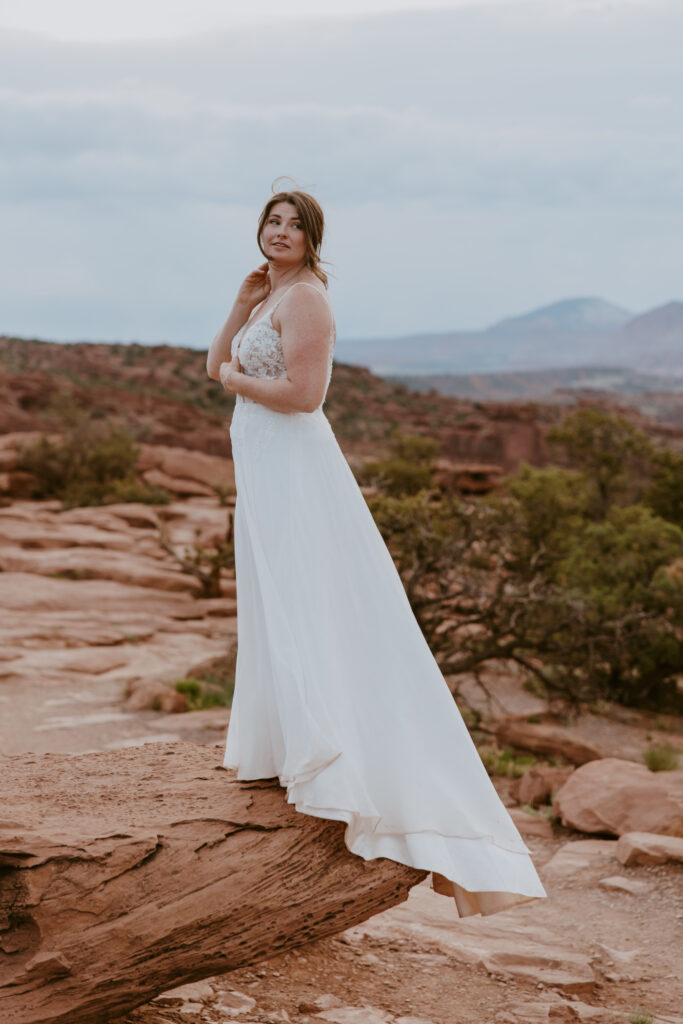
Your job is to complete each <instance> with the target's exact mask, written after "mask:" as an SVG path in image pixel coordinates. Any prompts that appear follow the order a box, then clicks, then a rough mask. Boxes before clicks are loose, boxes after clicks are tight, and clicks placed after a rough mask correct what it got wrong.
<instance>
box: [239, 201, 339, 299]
mask: <svg viewBox="0 0 683 1024" xmlns="http://www.w3.org/2000/svg"><path fill="white" fill-rule="evenodd" d="M276 203H291V205H292V206H293V207H295V209H296V212H297V214H298V215H299V218H300V220H301V226H302V228H303V231H304V236H305V238H306V266H307V267H310V269H311V270H312V271H313V273H314V274H315V276H316V277H318V278H320V280H321V281H322V283H323V284H324V285H325V287H326V288H327V274H326V273H325V271H324V270H323V269H322V267H321V266H320V247H321V245H322V241H323V233H324V231H325V217H324V216H323V211H322V208H321V206H320V203H319V202H318V201H317V199H314V198H313V196H311V195H309V194H308V192H301V191H299V190H298V189H294V190H293V191H291V192H277V193H276V194H275V195H274V196H273V197H272V198H271V199H269V200H268V202H267V203H266V205H265V206H264V208H263V212H262V213H261V216H260V217H259V222H258V230H257V233H256V240H257V242H258V247H259V249H260V250H261V252H262V253H263V255H264V256H265V255H266V254H265V252H263V246H262V245H261V235H262V234H263V229H264V227H265V224H266V221H267V220H268V217H269V216H270V211H271V210H272V209H273V207H274V206H275V205H276Z"/></svg>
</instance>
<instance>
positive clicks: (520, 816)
mask: <svg viewBox="0 0 683 1024" xmlns="http://www.w3.org/2000/svg"><path fill="white" fill-rule="evenodd" d="M508 813H509V815H510V817H511V818H512V820H513V821H514V823H515V825H516V826H517V829H518V830H519V832H520V834H521V835H523V836H541V837H542V838H543V839H552V837H553V827H552V825H551V824H550V822H549V821H548V819H547V818H544V817H543V816H542V815H540V814H530V813H529V812H528V811H522V810H521V809H520V808H519V807H510V808H509V809H508Z"/></svg>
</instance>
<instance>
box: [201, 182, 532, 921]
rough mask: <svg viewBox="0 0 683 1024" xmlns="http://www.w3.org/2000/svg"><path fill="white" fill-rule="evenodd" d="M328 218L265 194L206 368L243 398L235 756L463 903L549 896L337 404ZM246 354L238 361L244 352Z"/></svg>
mask: <svg viewBox="0 0 683 1024" xmlns="http://www.w3.org/2000/svg"><path fill="white" fill-rule="evenodd" d="M323 227H324V220H323V213H322V210H321V209H320V206H319V205H318V203H317V202H316V200H315V199H314V198H313V197H312V196H310V195H308V194H306V193H304V192H301V191H289V192H279V193H277V194H276V195H274V196H273V197H272V198H271V199H270V200H269V201H268V202H267V204H266V206H265V208H264V210H263V213H262V214H261V218H260V220H259V225H258V231H257V239H258V245H259V248H260V250H261V252H262V254H263V255H264V256H265V257H266V262H265V263H263V264H261V266H260V267H258V269H256V270H254V271H252V273H250V274H248V275H247V277H246V278H245V280H244V282H243V283H242V285H241V287H240V289H239V291H238V293H237V298H236V300H235V304H234V306H233V307H232V310H231V311H230V315H229V316H228V319H227V320H226V322H225V324H224V325H223V327H222V329H221V330H220V331H219V333H218V334H217V335H216V337H215V338H214V340H213V341H212V343H211V346H210V348H209V353H208V358H207V372H208V374H209V376H210V377H211V378H212V379H214V380H220V382H221V383H222V385H223V388H224V389H225V390H226V391H227V392H229V393H231V394H234V395H235V396H236V397H235V410H234V413H233V417H232V422H231V425H230V437H231V441H232V452H233V459H234V463H235V483H236V488H237V499H236V504H235V523H234V531H235V532H234V537H235V571H236V579H237V608H238V615H237V630H238V633H237V641H238V646H237V664H236V678H235V695H234V699H233V705H232V711H231V714H230V724H229V726H228V734H227V740H226V749H225V758H224V761H223V764H224V765H225V767H230V768H236V769H237V778H238V779H258V778H273V777H275V776H277V777H278V778H279V781H280V784H281V785H283V786H285V787H286V788H287V802H288V803H293V804H294V806H295V808H296V810H297V811H301V812H302V813H304V814H311V815H314V816H316V817H321V818H331V819H334V820H337V821H345V822H346V823H347V828H346V830H345V833H344V840H345V843H346V846H347V847H348V849H349V850H350V851H351V852H352V853H355V854H357V855H359V856H360V857H363V858H364V859H365V860H369V859H371V858H375V857H387V858H389V859H392V860H395V861H398V862H400V863H403V864H408V865H411V866H413V867H415V868H419V869H422V870H425V871H431V872H432V876H431V885H432V888H433V889H434V891H436V892H438V893H440V894H443V895H447V896H451V897H453V898H454V899H455V903H456V906H457V909H458V913H459V915H460V916H467V915H470V914H477V913H482V914H491V913H495V912H496V911H499V910H504V909H505V908H506V907H510V906H513V905H514V904H517V903H523V902H526V901H528V900H531V899H535V898H539V897H544V896H546V895H547V893H546V891H545V889H544V888H543V885H542V884H541V881H540V879H539V877H538V875H537V873H536V871H535V868H534V865H533V863H532V861H531V857H530V851H529V849H528V847H527V846H526V845H525V843H524V842H523V840H522V838H521V836H520V834H519V832H518V831H517V829H516V827H515V825H514V823H513V821H512V819H511V817H510V815H509V814H508V812H507V810H506V809H505V807H504V806H503V804H502V802H501V800H500V799H499V797H498V794H497V793H496V790H495V788H494V786H493V784H492V782H491V780H490V779H489V777H488V775H487V773H486V769H485V768H484V765H483V763H482V761H481V758H480V757H479V754H478V752H477V749H476V747H475V746H474V743H473V741H472V738H471V737H470V734H469V732H468V730H467V727H466V726H465V723H464V721H463V719H462V716H461V714H460V712H459V710H458V707H457V705H456V703H455V701H454V700H453V697H452V696H451V693H450V690H449V689H448V685H447V684H446V681H445V679H444V677H443V675H442V673H441V671H440V669H439V667H438V665H437V662H436V660H435V659H434V657H433V655H432V653H431V651H430V649H429V647H428V645H427V642H426V640H425V638H424V636H423V634H422V631H421V629H420V627H419V625H418V623H417V620H416V618H415V616H414V614H413V612H412V609H411V607H410V603H409V601H408V598H407V596H406V593H405V590H404V588H403V584H402V583H401V579H400V576H399V574H398V571H397V569H396V567H395V565H394V562H393V560H392V558H391V555H390V554H389V551H388V549H387V547H386V545H385V544H384V541H383V539H382V536H381V534H380V532H379V530H378V528H377V526H376V524H375V522H374V519H373V518H372V514H371V512H370V510H369V508H368V505H367V503H366V501H365V498H364V497H363V494H362V492H361V490H360V488H359V487H358V484H357V483H356V480H355V477H354V476H353V473H352V472H351V469H350V467H349V464H348V463H347V461H346V459H345V458H344V455H343V454H342V451H341V449H340V447H339V445H338V443H337V440H336V438H335V436H334V434H333V432H332V428H331V426H330V423H329V421H328V419H327V417H326V416H325V414H324V412H323V409H322V406H323V402H324V400H325V396H326V393H327V388H328V385H329V382H330V377H331V373H332V353H333V349H334V342H335V336H336V333H335V324H334V318H333V315H332V311H331V308H330V303H329V300H328V298H327V293H326V286H327V279H326V275H325V273H324V271H323V270H322V268H321V266H320V248H321V244H322V239H323ZM230 354H232V358H231V359H230V358H229V357H230Z"/></svg>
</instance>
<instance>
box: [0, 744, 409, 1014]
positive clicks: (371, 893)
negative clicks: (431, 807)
mask: <svg viewBox="0 0 683 1024" xmlns="http://www.w3.org/2000/svg"><path fill="white" fill-rule="evenodd" d="M222 749H223V744H222V743H221V744H215V745H213V744H211V745H205V746H201V745H195V744H189V743H188V744H185V743H179V742H175V743H163V742H161V743H148V744H145V745H143V746H138V747H129V748H126V749H123V750H116V751H106V752H99V753H90V754H77V755H59V754H44V755H36V754H22V755H17V756H14V757H7V756H3V757H0V770H1V771H2V778H3V797H4V806H5V809H6V810H5V816H4V818H3V819H2V820H0V948H2V950H3V954H4V955H3V957H2V958H1V959H0V1004H1V1005H2V1009H3V1014H2V1019H3V1021H8V1022H9V1021H11V1022H12V1024H38V1022H40V1024H58V1022H59V1024H65V1022H67V1021H68V1024H103V1022H104V1021H114V1020H120V1019H123V1018H125V1017H126V1016H127V1015H128V1014H130V1012H131V1011H132V1010H134V1009H135V1007H137V1006H141V1005H143V1004H145V1003H148V1002H149V1001H150V1000H152V999H154V998H155V997H156V996H158V995H160V994H162V993H168V991H169V990H173V989H175V988H177V987H178V986H182V985H189V984H194V983H197V982H200V981H201V980H202V979H204V978H209V977H211V976H213V975H217V974H225V973H227V972H229V971H231V970H233V969H234V968H237V967H243V966H245V965H248V964H253V963H255V962H257V961H260V960H263V959H264V958H268V957H271V956H277V955H278V954H279V953H282V952H284V951H285V950H289V949H294V948H296V947H298V946H303V945H305V944H307V943H309V942H312V941H315V940H317V939H320V938H322V937H324V936H329V935H334V934H336V933H337V932H342V931H345V930H346V929H347V928H349V927H352V926H354V925H359V924H360V923H361V922H365V921H367V920H368V919H369V918H371V917H373V916H375V915H377V914H379V913H380V912H381V911H383V910H386V909H388V908H389V907H392V906H394V905H396V904H398V903H402V902H403V901H405V900H406V898H407V896H408V894H409V891H410V889H411V887H412V886H415V885H417V883H418V882H421V881H423V880H424V879H425V878H426V876H427V872H425V871H416V870H414V869H413V868H409V867H406V866H405V865H402V864H398V863H397V862H395V861H392V860H388V859H386V858H376V859H374V860H370V861H365V860H364V859H363V858H362V857H358V856H355V855H354V854H352V853H350V852H349V851H348V849H347V847H346V845H345V843H344V832H345V829H346V823H345V822H342V821H332V820H328V819H324V818H318V817H315V816H313V815H308V814H301V813H299V812H297V811H296V809H295V808H294V807H293V806H292V805H291V804H289V803H287V799H286V790H285V789H284V788H283V787H281V786H280V785H279V783H278V781H277V779H261V780H254V781H251V782H246V781H242V782H240V781H239V780H238V779H237V778H236V774H235V772H234V771H229V770H226V769H225V768H223V767H222V764H221V752H222Z"/></svg>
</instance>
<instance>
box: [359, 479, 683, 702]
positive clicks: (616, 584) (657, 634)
mask: <svg viewBox="0 0 683 1024" xmlns="http://www.w3.org/2000/svg"><path fill="white" fill-rule="evenodd" d="M368 504H369V507H370V509H371V511H372V513H373V516H374V518H375V522H376V523H377V526H378V528H379V529H380V532H381V533H382V536H383V537H384V540H385V541H386V543H387V545H388V546H389V549H390V551H391V553H392V556H393V558H394V561H395V563H396V566H397V568H398V570H399V573H400V574H401V578H402V581H403V583H404V586H405V589H406V593H407V595H408V598H409V600H410V602H411V606H412V608H413V611H414V613H415V615H416V617H417V619H418V622H419V623H420V627H421V628H422V631H423V633H424V635H425V638H426V639H427V641H428V643H429V645H430V647H431V649H432V651H433V653H434V655H435V657H437V660H438V661H439V664H440V667H441V669H442V671H443V672H444V673H449V674H460V673H464V672H471V673H473V674H474V675H475V677H476V678H478V679H479V681H480V682H482V679H481V675H480V673H481V669H482V668H483V666H484V665H485V664H486V663H487V662H489V661H493V660H498V661H500V660H510V661H513V662H516V663H517V664H518V665H519V666H520V667H521V668H523V669H524V671H525V672H526V673H527V674H528V679H529V680H530V682H531V683H532V684H533V685H534V686H535V688H536V691H537V692H539V693H541V694H543V695H544V696H559V697H562V698H565V699H567V700H568V701H570V702H572V703H576V702H579V701H583V700H585V701H595V700H599V699H605V700H612V701H619V702H622V703H625V704H632V705H635V706H642V707H651V708H654V709H657V710H663V709H667V708H670V709H671V710H674V709H675V708H677V707H679V706H680V703H681V696H680V694H679V692H678V689H677V685H676V677H677V675H679V674H680V673H681V672H682V671H683V628H682V623H683V574H680V573H676V572H672V571H671V567H672V565H674V564H678V561H681V562H683V531H681V530H680V529H678V527H676V526H675V525H674V524H672V523H670V522H666V521H665V520H663V519H661V518H660V517H658V516H656V515H655V514H654V513H653V512H652V510H651V509H649V508H647V507H645V506H643V505H632V506H623V507H622V506H614V507H613V508H610V510H609V511H608V515H607V516H606V517H605V519H604V520H603V521H601V522H599V521H596V520H595V518H594V507H593V503H592V500H591V494H590V489H589V488H588V487H587V486H586V487H584V486H583V482H582V478H580V477H577V476H576V475H575V473H574V471H569V470H561V469H558V468H551V469H549V470H535V469H532V468H531V467H529V466H524V467H522V469H521V470H520V472H519V473H518V474H517V475H516V476H514V477H509V478H508V479H507V482H506V487H505V489H504V490H503V492H502V493H499V494H495V493H494V494H491V495H487V496H485V497H483V498H480V499H477V500H474V501H469V502H464V501H460V500H456V499H454V498H452V497H451V496H443V497H442V496H439V495H436V496H435V494H434V493H433V492H425V491H422V492H420V493H418V494H417V495H408V496H403V497H393V496H391V495H384V494H380V495H379V496H377V497H374V498H372V499H371V500H370V501H369V502H368ZM482 685H483V683H482Z"/></svg>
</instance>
